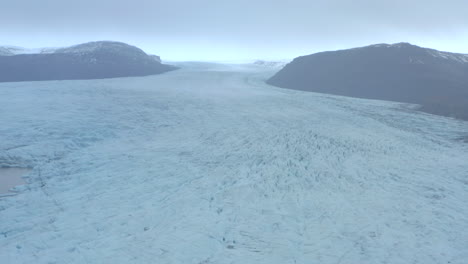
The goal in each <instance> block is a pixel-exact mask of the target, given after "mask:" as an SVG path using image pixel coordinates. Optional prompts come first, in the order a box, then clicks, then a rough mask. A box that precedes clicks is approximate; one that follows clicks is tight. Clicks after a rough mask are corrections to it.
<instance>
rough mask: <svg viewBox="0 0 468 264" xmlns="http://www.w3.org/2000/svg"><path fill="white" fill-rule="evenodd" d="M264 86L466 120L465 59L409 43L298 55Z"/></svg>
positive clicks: (467, 80) (467, 66) (467, 65)
mask: <svg viewBox="0 0 468 264" xmlns="http://www.w3.org/2000/svg"><path fill="white" fill-rule="evenodd" d="M267 83H269V84H271V85H275V86H278V87H283V88H290V89H296V90H303V91H312V92H319V93H328V94H334V95H343V96H350V97H358V98H368V99H380V100H389V101H397V102H406V103H415V104H420V105H421V110H422V111H425V112H429V113H433V114H439V115H445V116H451V117H456V118H461V119H465V120H468V55H465V54H457V53H449V52H442V51H438V50H434V49H428V48H422V47H418V46H415V45H411V44H409V43H398V44H393V45H389V44H377V45H371V46H367V47H361V48H354V49H348V50H339V51H329V52H320V53H316V54H312V55H308V56H302V57H298V58H296V59H294V60H293V61H292V62H291V63H289V64H287V65H286V66H285V67H284V68H283V69H282V70H280V71H279V72H278V73H277V74H276V75H274V76H273V77H272V78H270V79H269V80H268V81H267Z"/></svg>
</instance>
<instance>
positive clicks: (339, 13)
mask: <svg viewBox="0 0 468 264" xmlns="http://www.w3.org/2000/svg"><path fill="white" fill-rule="evenodd" d="M0 6H1V9H0V25H1V26H0V45H16V46H24V47H28V48H33V47H54V46H67V45H73V44H78V43H82V42H87V41H91V40H116V41H123V42H127V43H129V44H132V45H136V46H139V47H141V48H142V49H144V50H145V51H146V52H148V53H154V54H158V55H161V57H162V58H163V59H166V60H218V61H219V60H247V59H257V58H259V59H288V58H293V57H296V56H299V55H306V54H311V53H314V52H318V51H323V50H335V49H342V48H350V47H355V46H363V45H367V44H374V43H383V42H386V43H394V42H402V41H405V42H411V43H413V44H417V45H421V46H426V47H431V48H436V49H441V50H446V51H453V52H461V53H468V0H445V1H441V0H437V1H436V0H385V1H384V0H382V1H381V0H315V1H314V0H288V1H287V0H281V1H280V0H133V1H130V0H73V1H69V0H42V1H38V0H0Z"/></svg>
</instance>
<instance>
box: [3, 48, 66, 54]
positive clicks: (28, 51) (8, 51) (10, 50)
mask: <svg viewBox="0 0 468 264" xmlns="http://www.w3.org/2000/svg"><path fill="white" fill-rule="evenodd" d="M55 50H57V48H38V49H27V48H23V47H16V46H0V56H14V55H21V54H49V53H54V52H55Z"/></svg>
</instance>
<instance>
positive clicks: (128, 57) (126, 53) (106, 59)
mask: <svg viewBox="0 0 468 264" xmlns="http://www.w3.org/2000/svg"><path fill="white" fill-rule="evenodd" d="M174 69H176V67H173V66H169V65H165V64H162V63H161V62H160V61H158V60H157V58H156V57H154V56H150V55H147V54H146V53H145V52H144V51H142V50H141V49H139V48H137V47H134V46H130V45H127V44H125V43H120V42H110V41H99V42H90V43H85V44H80V45H76V46H72V47H69V48H60V49H55V50H48V51H47V52H46V53H38V54H19V55H10V56H0V82H15V81H43V80H77V79H102V78H115V77H129V76H145V75H152V74H159V73H164V72H167V71H171V70H174Z"/></svg>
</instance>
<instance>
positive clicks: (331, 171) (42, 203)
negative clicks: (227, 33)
mask: <svg viewBox="0 0 468 264" xmlns="http://www.w3.org/2000/svg"><path fill="white" fill-rule="evenodd" d="M179 66H181V67H182V69H181V70H178V71H174V72H169V73H165V74H162V75H158V76H147V77H135V78H120V79H106V80H81V81H46V82H23V83H3V84H0V166H4V167H27V168H32V170H31V172H30V173H29V174H28V175H27V176H26V177H25V180H26V181H27V182H28V184H27V185H22V186H18V187H16V188H15V189H14V191H15V192H16V195H15V196H9V197H3V198H0V262H1V263H6V264H10V263H11V264H18V263H113V264H115V263H194V264H201V263H205V264H208V263H269V264H271V263H342V264H344V263H360V264H364V263H405V264H407V263H425V264H428V263H452V264H463V263H467V262H468V247H467V245H468V144H465V143H462V141H461V140H460V138H461V137H464V136H466V133H467V131H468V122H464V121H459V120H455V119H450V118H446V117H439V116H434V115H429V114H425V113H420V112H417V111H415V110H414V109H415V106H414V105H408V104H399V103H394V102H384V101H375V100H365V99H354V98H346V97H340V96H332V95H324V94H318V93H312V92H301V91H294V90H287V89H280V88H276V87H272V86H269V85H267V84H265V83H264V81H265V80H266V79H268V78H269V77H271V76H272V75H273V74H274V69H272V68H271V67H261V66H260V65H253V64H245V65H223V64H214V63H180V64H179Z"/></svg>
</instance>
